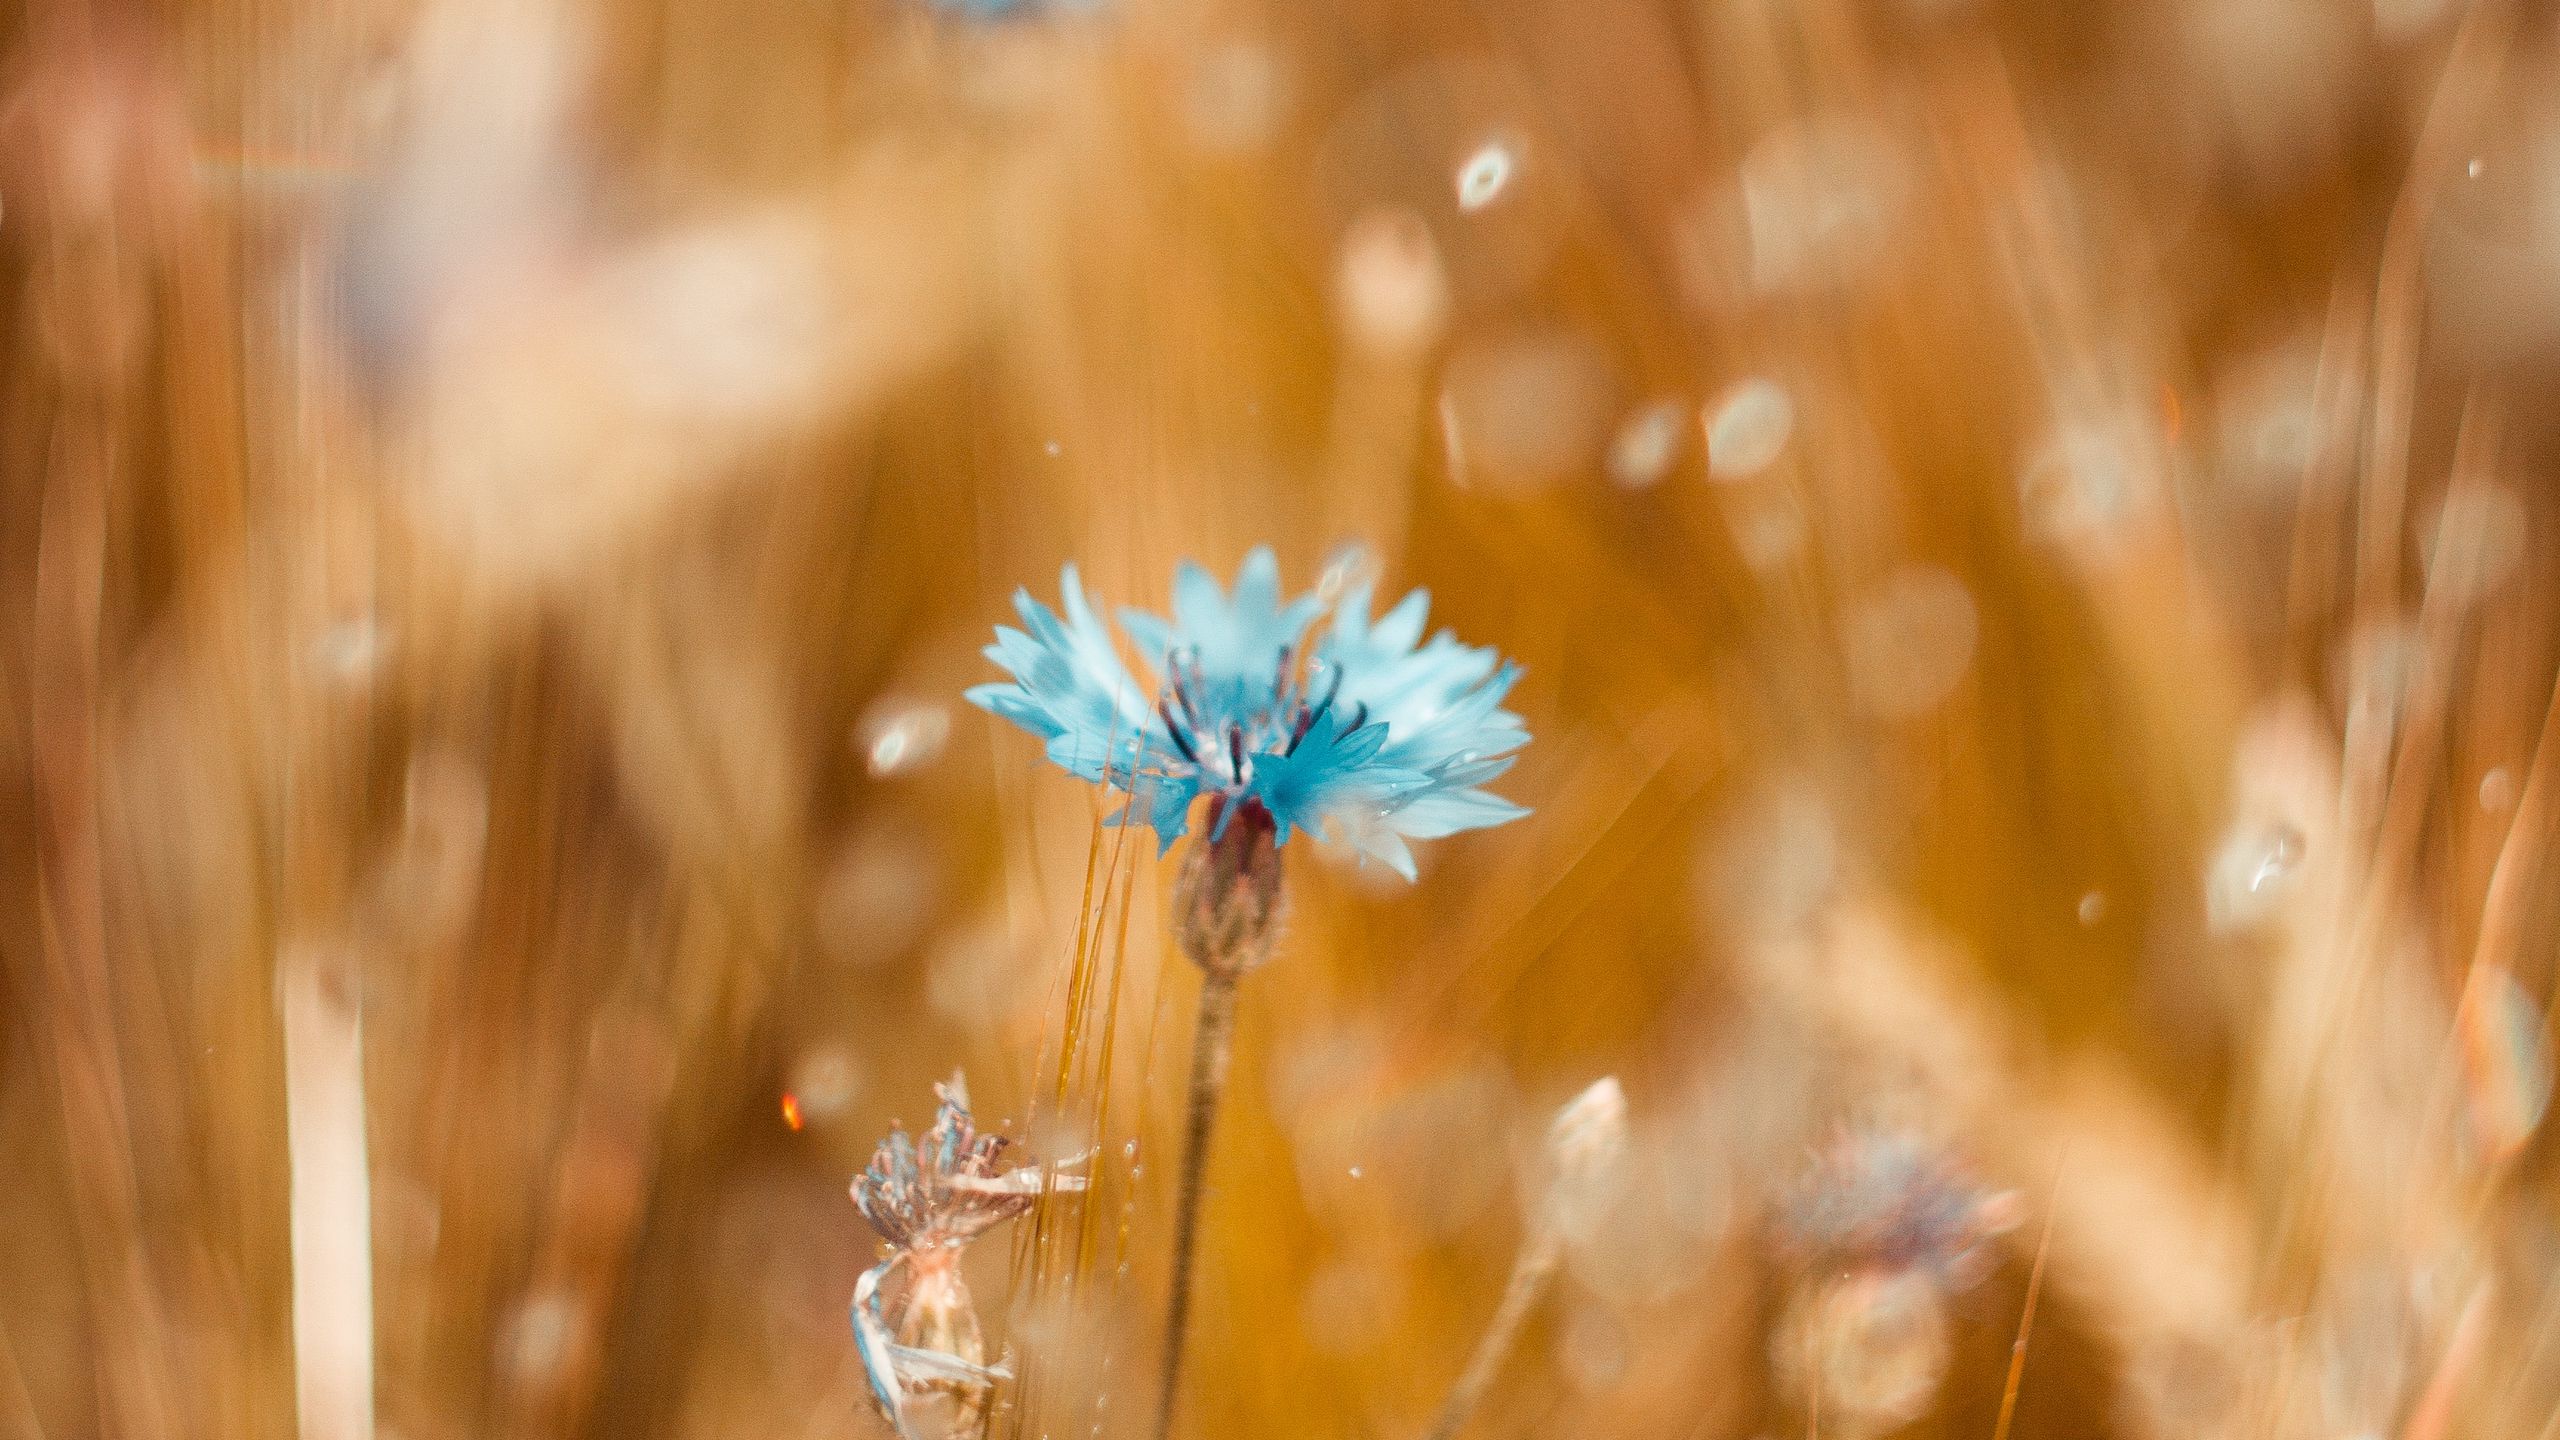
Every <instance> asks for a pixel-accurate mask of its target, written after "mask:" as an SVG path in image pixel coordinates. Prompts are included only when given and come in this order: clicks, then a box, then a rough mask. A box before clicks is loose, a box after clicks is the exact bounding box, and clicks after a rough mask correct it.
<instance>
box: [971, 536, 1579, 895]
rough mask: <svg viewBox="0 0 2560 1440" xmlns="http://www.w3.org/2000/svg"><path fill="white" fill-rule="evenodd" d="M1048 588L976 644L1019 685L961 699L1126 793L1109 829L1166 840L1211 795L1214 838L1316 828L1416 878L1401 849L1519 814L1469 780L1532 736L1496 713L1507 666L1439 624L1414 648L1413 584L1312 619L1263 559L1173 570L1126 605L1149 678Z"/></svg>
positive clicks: (1093, 620) (1127, 623)
mask: <svg viewBox="0 0 2560 1440" xmlns="http://www.w3.org/2000/svg"><path fill="white" fill-rule="evenodd" d="M1059 579H1060V589H1061V591H1062V592H1063V599H1064V604H1065V611H1066V613H1065V615H1064V616H1063V617H1061V616H1060V615H1059V613H1058V612H1057V611H1054V610H1052V609H1050V608H1049V607H1048V606H1047V605H1044V604H1042V603H1041V602H1040V601H1038V600H1035V599H1033V598H1032V597H1031V594H1030V592H1028V591H1020V592H1017V593H1016V594H1015V596H1014V609H1015V610H1016V611H1018V612H1019V613H1020V614H1021V616H1022V621H1023V626H1024V628H1023V629H1021V630H1015V629H1012V628H1010V627H1004V626H999V627H998V628H997V630H996V643H995V644H993V645H991V646H988V647H987V651H986V654H987V658H988V659H990V660H993V661H994V662H995V663H996V664H997V665H998V666H999V667H1000V668H1002V669H1003V670H1004V671H1005V673H1007V674H1009V675H1011V676H1012V677H1013V679H1012V681H1011V683H1005V684H990V685H980V686H978V687H976V688H975V689H972V690H971V691H969V696H968V698H969V700H970V702H971V703H972V704H975V705H978V706H980V707H981V708H984V709H986V710H988V711H991V712H992V713H994V714H997V715H1000V716H1002V717H1004V718H1005V719H1007V720H1010V721H1012V722H1013V723H1014V724H1016V725H1019V726H1021V727H1022V728H1023V729H1025V730H1028V731H1030V732H1031V733H1032V734H1034V735H1037V736H1039V737H1040V738H1041V739H1042V740H1043V741H1044V742H1045V743H1046V744H1047V747H1048V754H1049V759H1050V760H1051V762H1053V763H1054V764H1056V765H1057V766H1058V767H1059V768H1061V769H1063V770H1066V771H1068V772H1069V773H1071V774H1073V775H1076V776H1078V777H1079V778H1081V779H1084V780H1088V781H1092V782H1095V783H1098V784H1105V785H1109V786H1111V787H1112V788H1114V789H1116V790H1119V791H1121V792H1123V793H1124V794H1126V795H1127V796H1128V797H1129V803H1128V804H1127V805H1126V806H1125V807H1123V808H1122V809H1121V811H1120V812H1119V813H1118V814H1117V815H1115V816H1113V817H1112V823H1114V824H1140V825H1147V826H1151V827H1153V828H1154V830H1155V832H1156V837H1157V840H1158V842H1159V844H1160V846H1163V847H1170V846H1171V845H1172V844H1173V842H1174V840H1175V839H1177V838H1178V837H1180V836H1181V835H1182V834H1183V832H1184V831H1185V830H1186V829H1188V828H1189V825H1190V816H1191V810H1192V807H1193V805H1194V804H1195V803H1196V802H1197V801H1199V800H1200V799H1202V798H1203V797H1206V798H1207V799H1208V801H1209V817H1208V823H1209V825H1210V827H1211V833H1212V834H1213V835H1216V834H1221V833H1223V832H1224V831H1225V829H1226V827H1227V825H1228V824H1229V823H1230V822H1231V821H1232V820H1234V819H1235V818H1236V817H1237V816H1239V815H1242V814H1248V813H1250V812H1259V813H1260V815H1263V816H1268V818H1269V819H1270V821H1271V823H1272V825H1273V827H1274V829H1275V830H1276V831H1277V837H1278V839H1279V840H1281V841H1286V840H1287V839H1288V838H1289V836H1290V834H1291V833H1292V832H1293V831H1296V830H1308V831H1312V832H1313V833H1314V834H1315V835H1316V837H1317V838H1318V839H1320V840H1324V841H1327V842H1331V843H1339V844H1343V845H1347V846H1349V847H1351V848H1352V849H1354V850H1356V851H1357V852H1359V853H1360V854H1362V855H1364V856H1368V857H1372V858H1375V859H1378V860H1381V861H1384V862H1385V863H1386V864H1387V865H1389V866H1391V867H1393V868H1394V869H1395V871H1396V872H1397V873H1398V874H1401V875H1403V876H1404V877H1405V878H1407V879H1411V878H1413V873H1414V869H1413V854H1412V851H1411V850H1410V849H1409V848H1408V847H1407V845H1406V842H1407V841H1408V840H1428V839H1436V838H1438V837H1440V836H1443V835H1450V834H1455V833H1456V832H1458V831H1461V830H1473V829H1477V828H1480V827H1483V826H1488V825H1499V824H1501V823H1502V822H1504V821H1506V820H1512V819H1516V818H1518V817H1519V816H1521V815H1525V814H1527V813H1528V812H1527V811H1526V810H1523V809H1522V808H1521V807H1519V806H1517V805H1514V804H1512V803H1511V802H1509V801H1507V800H1504V799H1502V798H1500V797H1499V796H1496V795H1493V794H1490V793H1488V792H1486V791H1485V790H1483V789H1481V788H1479V787H1481V786H1482V785H1483V784H1485V782H1487V781H1490V780H1492V779H1493V778H1494V777H1496V776H1498V775H1500V774H1502V772H1503V771H1505V770H1507V769H1509V768H1511V762H1512V760H1513V759H1514V758H1515V755H1514V752H1516V751H1518V750H1519V748H1520V747H1521V746H1523V745H1525V744H1527V743H1528V741H1529V732H1528V731H1527V730H1526V729H1525V728H1523V727H1522V725H1521V723H1520V717H1519V716H1517V715H1514V714H1512V713H1511V712H1509V711H1507V710H1504V709H1503V708H1502V701H1503V698H1504V696H1506V695H1507V694H1509V693H1510V690H1511V686H1512V684H1513V682H1514V681H1516V680H1517V679H1518V678H1519V673H1520V672H1519V667H1518V666H1516V665H1512V664H1508V663H1506V662H1504V661H1503V660H1502V658H1501V657H1500V656H1499V655H1497V654H1495V653H1494V652H1493V651H1492V650H1489V649H1479V648H1477V647H1474V646H1469V645H1463V644H1460V643H1459V642H1458V641H1457V639H1456V638H1455V637H1453V636H1451V635H1450V634H1448V633H1447V632H1446V631H1443V632H1442V633H1440V634H1438V635H1435V636H1433V637H1431V638H1430V639H1429V640H1428V641H1425V640H1424V639H1423V624H1424V621H1425V619H1426V618H1427V615H1428V612H1429V609H1430V598H1429V596H1427V595H1426V594H1425V593H1424V592H1422V591H1420V590H1416V591H1414V592H1413V593H1412V594H1410V595H1407V596H1406V597H1405V598H1404V599H1403V600H1402V601H1401V602H1400V603H1398V604H1397V605H1396V606H1395V607H1394V608H1393V609H1391V610H1389V611H1388V612H1387V613H1386V614H1385V615H1383V616H1380V617H1378V618H1377V619H1376V620H1375V621H1372V620H1371V619H1370V615H1369V602H1370V596H1369V592H1368V590H1367V589H1366V588H1361V589H1357V590H1354V591H1352V592H1350V593H1349V594H1346V595H1345V596H1344V597H1343V598H1342V600H1341V602H1340V603H1339V604H1337V605H1335V606H1333V607H1332V615H1331V622H1332V623H1331V624H1330V625H1323V624H1320V623H1319V622H1320V621H1321V620H1323V618H1324V617H1325V613H1326V609H1327V606H1326V603H1325V602H1324V601H1323V600H1322V599H1320V598H1318V597H1316V596H1313V595H1307V596H1300V597H1298V598H1297V599H1294V600H1287V601H1285V602H1284V600H1283V599H1282V596H1281V591H1280V567H1279V564H1278V562H1276V561H1275V560H1273V558H1272V555H1271V552H1270V551H1269V550H1268V549H1257V550H1255V551H1254V552H1253V553H1252V554H1251V555H1248V556H1246V557H1245V562H1244V567H1243V569H1242V570H1241V571H1240V572H1238V574H1237V576H1236V583H1235V588H1234V590H1233V591H1232V592H1229V591H1228V590H1225V589H1223V588H1221V587H1220V586H1219V584H1218V582H1217V580H1216V579H1215V578H1214V577H1213V576H1211V575H1210V574H1209V572H1208V571H1206V570H1203V569H1201V568H1200V567H1199V566H1197V565H1194V564H1191V563H1189V562H1187V561H1186V562H1184V564H1183V565H1182V567H1181V568H1180V570H1179V571H1178V572H1177V573H1176V575H1175V577H1174V584H1173V615H1172V617H1171V618H1170V619H1167V618H1165V617H1163V616H1158V615H1153V614H1149V613H1147V612H1145V611H1141V610H1124V611H1122V612H1121V614H1120V629H1121V631H1122V632H1123V633H1124V634H1126V635H1127V636H1128V638H1129V640H1130V642H1131V643H1132V644H1133V645H1134V646H1136V648H1137V650H1138V652H1139V653H1140V654H1141V655H1142V656H1144V657H1145V658H1146V659H1147V660H1148V662H1149V663H1150V665H1151V666H1152V667H1153V671H1154V676H1155V679H1154V682H1153V683H1151V684H1149V683H1142V682H1141V681H1140V680H1139V679H1138V678H1137V676H1136V675H1135V674H1133V673H1132V672H1131V671H1130V669H1129V668H1128V666H1127V665H1125V664H1123V663H1122V662H1121V659H1120V655H1119V651H1118V649H1117V647H1116V646H1115V644H1114V641H1113V637H1112V633H1111V629H1110V627H1109V626H1108V625H1107V624H1106V623H1105V622H1104V621H1103V620H1102V619H1101V617H1100V616H1099V615H1097V614H1096V613H1095V611H1094V608H1093V606H1092V604H1091V602H1089V601H1088V600H1087V599H1086V597H1085V593H1084V587H1083V584H1082V583H1081V581H1080V580H1079V579H1078V578H1077V575H1076V570H1075V567H1074V566H1072V565H1070V566H1068V567H1066V570H1065V571H1064V573H1063V574H1062V575H1061V576H1060V577H1059ZM1311 627H1312V628H1313V630H1314V631H1315V638H1314V639H1313V641H1312V643H1310V641H1309V631H1310V629H1311ZM1257 818H1258V817H1257Z"/></svg>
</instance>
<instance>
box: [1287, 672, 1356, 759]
mask: <svg viewBox="0 0 2560 1440" xmlns="http://www.w3.org/2000/svg"><path fill="white" fill-rule="evenodd" d="M1329 668H1330V669H1331V670H1332V671H1333V679H1332V680H1331V681H1330V682H1328V683H1327V684H1326V685H1325V688H1324V698H1323V699H1322V700H1319V701H1317V702H1316V704H1315V708H1313V709H1309V710H1300V711H1299V712H1298V723H1297V724H1296V725H1294V726H1292V727H1290V731H1289V748H1288V749H1286V750H1283V751H1282V752H1280V753H1282V754H1284V755H1295V754H1297V753H1298V747H1299V746H1300V745H1301V744H1303V743H1305V741H1306V738H1307V733H1308V732H1309V731H1311V730H1313V729H1315V728H1316V722H1317V721H1319V720H1322V719H1323V718H1324V717H1325V715H1326V714H1327V713H1328V712H1330V711H1331V710H1332V709H1333V702H1334V697H1336V696H1338V695H1340V694H1341V693H1342V667H1341V666H1339V665H1335V666H1331V667H1329ZM1351 728H1353V729H1355V730H1357V729H1359V728H1360V727H1359V726H1357V725H1354V726H1353V727H1351Z"/></svg>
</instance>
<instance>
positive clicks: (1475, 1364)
mask: <svg viewBox="0 0 2560 1440" xmlns="http://www.w3.org/2000/svg"><path fill="white" fill-rule="evenodd" d="M1563 1258H1564V1231H1563V1227H1562V1226H1560V1225H1558V1224H1557V1223H1556V1216H1555V1212H1554V1209H1553V1207H1549V1208H1548V1209H1546V1210H1545V1211H1544V1212H1543V1213H1541V1215H1540V1216H1539V1219H1538V1223H1537V1226H1536V1228H1535V1229H1533V1230H1531V1231H1530V1232H1529V1238H1528V1239H1527V1240H1526V1241H1524V1242H1522V1244H1521V1246H1520V1257H1519V1259H1517V1260H1515V1261H1514V1262H1512V1266H1511V1279H1510V1281H1509V1283H1507V1284H1505V1285H1504V1286H1503V1289H1502V1304H1501V1305H1500V1306H1499V1307H1498V1308H1497V1309H1495V1311H1494V1312H1493V1323H1492V1324H1490V1325H1487V1326H1486V1327H1485V1332H1484V1336H1483V1338H1482V1339H1479V1340H1478V1341H1476V1348H1475V1353H1474V1354H1473V1355H1470V1356H1469V1357H1467V1368H1466V1370H1465V1371H1464V1372H1462V1373H1461V1374H1460V1375H1459V1376H1458V1383H1457V1384H1456V1385H1453V1386H1451V1387H1450V1389H1449V1398H1448V1400H1447V1401H1445V1402H1444V1403H1443V1404H1442V1405H1441V1407H1440V1418H1439V1419H1438V1420H1436V1421H1434V1422H1433V1423H1432V1426H1431V1434H1430V1440H1452V1437H1454V1436H1456V1435H1457V1433H1458V1431H1459V1430H1460V1428H1462V1427H1463V1426H1465V1424H1466V1423H1467V1420H1468V1419H1469V1417H1471V1416H1473V1415H1474V1414H1475V1412H1476V1408H1477V1407H1478V1406H1479V1405H1482V1404H1483V1403H1484V1397H1485V1394H1486V1392H1488V1391H1490V1390H1491V1389H1492V1388H1493V1381H1494V1377H1495V1376H1497V1375H1499V1374H1501V1373H1502V1362H1503V1361H1505V1360H1507V1359H1509V1358H1510V1357H1511V1348H1512V1346H1513V1345H1515V1344H1516V1343H1518V1341H1519V1339H1520V1328H1521V1326H1523V1325H1524V1324H1526V1323H1528V1319H1529V1312H1530V1311H1531V1310H1532V1309H1534V1308H1535V1307H1536V1305H1537V1303H1538V1299H1539V1297H1540V1296H1542V1295H1544V1294H1546V1291H1547V1285H1548V1283H1549V1282H1550V1281H1552V1280H1554V1279H1555V1274H1556V1266H1557V1264H1558V1263H1559V1262H1560V1261H1561V1260H1562V1259H1563Z"/></svg>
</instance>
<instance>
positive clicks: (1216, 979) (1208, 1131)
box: [1155, 968, 1241, 1440]
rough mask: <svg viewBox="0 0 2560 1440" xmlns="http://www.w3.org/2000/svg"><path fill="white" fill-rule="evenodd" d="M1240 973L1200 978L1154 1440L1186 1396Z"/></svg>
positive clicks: (1169, 1428)
mask: <svg viewBox="0 0 2560 1440" xmlns="http://www.w3.org/2000/svg"><path fill="white" fill-rule="evenodd" d="M1239 978H1241V976H1240V973H1239V972H1237V971H1235V970H1231V969H1224V968H1220V969H1208V968H1204V969H1203V970H1202V971H1201V977H1200V1018H1199V1021H1198V1023H1197V1024H1196V1025H1195V1026H1194V1027H1193V1029H1192V1039H1191V1095H1190V1099H1189V1101H1188V1107H1187V1114H1186V1116H1185V1120H1184V1125H1183V1138H1182V1183H1181V1188H1180V1189H1179V1190H1178V1191H1177V1192H1176V1194H1175V1200H1174V1218H1173V1287H1172V1292H1171V1293H1170V1294H1169V1295H1168V1296H1167V1297H1166V1299H1165V1311H1164V1381H1163V1388H1162V1389H1161V1390H1160V1391H1158V1392H1157V1396H1156V1428H1155V1434H1156V1440H1168V1437H1170V1436H1171V1435H1172V1434H1173V1412H1174V1406H1175V1402H1176V1401H1177V1400H1178V1399H1179V1398H1180V1396H1181V1393H1182V1342H1183V1337H1184V1333H1185V1332H1186V1331H1187V1330H1188V1329H1189V1328H1190V1324H1191V1265H1192V1255H1193V1251H1194V1249H1195V1247H1196V1245H1197V1243H1198V1241H1199V1238H1200V1195H1201V1189H1202V1183H1201V1182H1202V1180H1203V1178H1204V1177H1205V1176H1206V1174H1207V1172H1208V1168H1209V1141H1210V1137H1211V1135H1212V1134H1213V1133H1214V1132H1215V1131H1216V1129H1217V1125H1218V1101H1219V1099H1220V1098H1221V1097H1222V1096H1224V1095H1225V1093H1226V1089H1227V1066H1228V1063H1229V1062H1230V1061H1232V1060H1233V1059H1234V1058H1235V1030H1236V982H1237V980H1238V979H1239Z"/></svg>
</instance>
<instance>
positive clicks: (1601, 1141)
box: [1547, 1075, 1627, 1233]
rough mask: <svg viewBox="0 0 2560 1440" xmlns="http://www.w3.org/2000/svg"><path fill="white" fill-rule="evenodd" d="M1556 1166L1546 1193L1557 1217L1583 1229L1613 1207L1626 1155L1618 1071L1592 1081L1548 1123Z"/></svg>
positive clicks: (1623, 1099)
mask: <svg viewBox="0 0 2560 1440" xmlns="http://www.w3.org/2000/svg"><path fill="white" fill-rule="evenodd" d="M1547 1155H1548V1158H1549V1159H1550V1160H1551V1161H1552V1162H1553V1163H1554V1165H1555V1180H1554V1182H1553V1188H1552V1189H1550V1190H1549V1191H1548V1192H1547V1193H1548V1196H1549V1203H1550V1204H1551V1205H1553V1206H1554V1207H1555V1214H1556V1219H1557V1221H1558V1222H1559V1223H1560V1224H1562V1225H1564V1226H1565V1227H1566V1229H1567V1230H1568V1231H1571V1232H1575V1233H1580V1232H1581V1231H1583V1230H1585V1229H1586V1228H1587V1227H1588V1226H1589V1225H1591V1224H1592V1223H1593V1222H1594V1220H1595V1218H1596V1217H1597V1216H1598V1215H1599V1213H1600V1212H1601V1211H1602V1210H1603V1209H1605V1208H1606V1207H1607V1205H1608V1202H1609V1198H1610V1191H1611V1190H1612V1188H1613V1187H1615V1186H1616V1184H1617V1183H1618V1179H1619V1172H1620V1170H1621V1169H1622V1168H1623V1166H1624V1164H1625V1161H1626V1155H1627V1092H1626V1090H1625V1089H1624V1088H1622V1087H1621V1086H1620V1085H1619V1084H1618V1077H1617V1076H1615V1075H1609V1076H1604V1077H1602V1078H1601V1079H1599V1080H1595V1081H1593V1082H1592V1083H1591V1084H1590V1086H1588V1087H1587V1088H1585V1089H1584V1090H1583V1092H1582V1093H1581V1094H1579V1095H1576V1096H1574V1097H1573V1099H1572V1100H1570V1101H1568V1102H1566V1104H1565V1107H1564V1108H1563V1109H1561V1110H1559V1111H1557V1112H1556V1118H1555V1120H1554V1121H1553V1123H1551V1124H1550V1125H1549V1126H1548V1127H1547Z"/></svg>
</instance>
